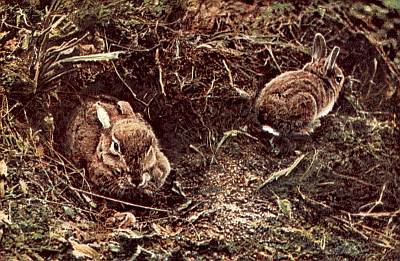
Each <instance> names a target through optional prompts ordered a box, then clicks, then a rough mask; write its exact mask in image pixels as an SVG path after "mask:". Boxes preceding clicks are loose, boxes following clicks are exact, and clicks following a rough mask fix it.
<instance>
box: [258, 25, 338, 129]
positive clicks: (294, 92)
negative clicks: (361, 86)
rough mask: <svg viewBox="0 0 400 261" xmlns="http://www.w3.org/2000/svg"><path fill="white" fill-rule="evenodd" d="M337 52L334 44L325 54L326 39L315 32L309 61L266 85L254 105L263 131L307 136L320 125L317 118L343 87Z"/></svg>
mask: <svg viewBox="0 0 400 261" xmlns="http://www.w3.org/2000/svg"><path fill="white" fill-rule="evenodd" d="M339 52H340V48H339V47H337V46H335V47H334V48H333V49H332V51H331V53H330V54H329V56H327V47H326V42H325V38H324V37H323V36H322V35H321V34H320V33H317V34H316V35H315V37H314V43H313V49H312V60H311V62H309V63H307V64H305V66H304V67H303V68H302V69H301V70H297V71H288V72H285V73H282V74H280V75H278V76H277V77H275V78H274V79H272V80H271V81H270V82H268V83H267V84H266V85H265V87H264V88H263V89H262V90H261V93H260V95H259V97H258V98H257V99H256V104H255V107H256V112H257V118H258V121H259V122H260V123H261V125H262V129H263V130H264V131H266V132H269V133H271V134H273V135H275V136H280V135H290V134H305V135H309V134H310V133H311V132H312V131H313V129H314V127H317V126H318V125H319V118H320V117H323V116H325V115H327V114H328V113H329V112H330V111H331V110H332V108H333V105H334V103H335V101H336V100H337V98H338V95H339V92H340V90H341V89H342V87H343V83H344V75H343V71H342V69H341V68H339V66H338V65H337V64H336V58H337V57H338V55H339Z"/></svg>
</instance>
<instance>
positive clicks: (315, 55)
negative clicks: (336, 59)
mask: <svg viewBox="0 0 400 261" xmlns="http://www.w3.org/2000/svg"><path fill="white" fill-rule="evenodd" d="M325 57H326V42H325V38H324V36H323V35H322V34H320V33H317V34H315V37H314V44H313V48H312V60H311V61H312V62H315V61H318V60H320V59H322V58H325Z"/></svg>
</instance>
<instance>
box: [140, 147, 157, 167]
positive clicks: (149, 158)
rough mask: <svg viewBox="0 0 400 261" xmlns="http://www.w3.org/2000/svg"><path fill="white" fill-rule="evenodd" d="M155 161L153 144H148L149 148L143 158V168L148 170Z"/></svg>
mask: <svg viewBox="0 0 400 261" xmlns="http://www.w3.org/2000/svg"><path fill="white" fill-rule="evenodd" d="M155 163H156V152H155V151H154V148H153V146H150V148H149V150H148V151H147V152H146V155H145V156H144V159H143V170H145V171H146V170H148V169H150V168H151V167H153V166H154V164H155Z"/></svg>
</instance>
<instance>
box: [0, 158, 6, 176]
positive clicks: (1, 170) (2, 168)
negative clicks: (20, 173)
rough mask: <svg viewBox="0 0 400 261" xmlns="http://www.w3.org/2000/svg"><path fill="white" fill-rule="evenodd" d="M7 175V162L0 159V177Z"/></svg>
mask: <svg viewBox="0 0 400 261" xmlns="http://www.w3.org/2000/svg"><path fill="white" fill-rule="evenodd" d="M2 177H4V178H6V177H7V164H6V162H5V161H4V160H1V161H0V178H2Z"/></svg>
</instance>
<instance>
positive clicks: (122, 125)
mask: <svg viewBox="0 0 400 261" xmlns="http://www.w3.org/2000/svg"><path fill="white" fill-rule="evenodd" d="M66 142H67V148H68V154H69V155H70V157H71V159H72V161H73V162H74V163H75V164H77V165H78V166H81V167H85V168H86V169H87V170H88V172H89V180H90V181H91V182H92V183H93V184H95V185H96V186H97V187H98V188H99V190H100V191H102V192H105V193H106V194H110V195H115V196H117V197H125V196H130V195H132V196H134V195H138V194H140V193H145V194H151V193H152V192H154V191H155V190H157V189H159V188H160V187H161V186H162V185H163V184H164V182H165V179H166V178H167V176H168V174H169V172H170V170H171V167H170V164H169V161H168V159H167V158H166V157H165V156H164V154H163V153H162V152H161V150H160V146H159V144H158V140H157V138H156V137H155V134H154V132H153V130H152V128H151V126H150V125H149V124H148V123H147V122H146V121H145V120H144V119H143V118H142V116H141V115H140V114H139V113H134V112H133V109H132V107H131V106H130V104H129V103H128V102H125V101H118V102H117V103H112V102H100V101H97V102H93V101H90V102H87V103H86V104H84V105H82V106H81V107H79V108H78V109H77V111H76V112H75V114H74V116H73V117H72V120H71V121H70V124H69V126H68V127H67V140H66Z"/></svg>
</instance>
